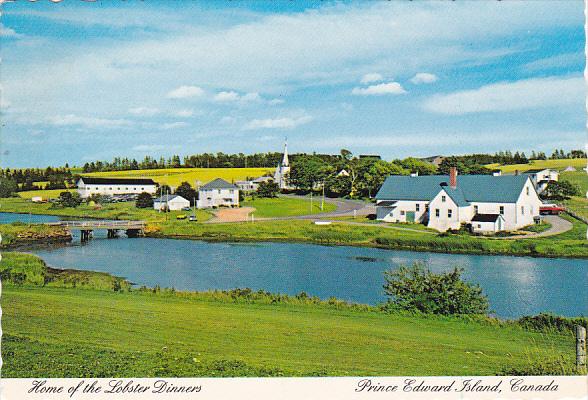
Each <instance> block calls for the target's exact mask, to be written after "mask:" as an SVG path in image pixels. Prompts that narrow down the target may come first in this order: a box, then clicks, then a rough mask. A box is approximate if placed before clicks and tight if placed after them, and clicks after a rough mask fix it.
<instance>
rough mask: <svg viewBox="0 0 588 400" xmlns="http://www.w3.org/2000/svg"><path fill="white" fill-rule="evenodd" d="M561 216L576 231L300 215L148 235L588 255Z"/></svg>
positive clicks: (579, 231)
mask: <svg viewBox="0 0 588 400" xmlns="http://www.w3.org/2000/svg"><path fill="white" fill-rule="evenodd" d="M562 217H563V218H566V219H568V220H569V221H571V222H572V223H573V225H574V227H573V229H572V230H570V231H568V232H565V233H562V234H560V235H557V236H550V237H545V238H529V239H517V240H509V239H504V240H500V239H489V238H484V237H474V236H471V235H468V234H445V235H443V234H437V233H433V234H432V233H431V232H427V231H424V230H418V229H416V230H413V226H412V225H406V224H396V225H393V224H389V225H387V226H391V227H393V228H392V229H391V228H384V227H381V226H378V225H377V224H370V225H369V226H368V225H350V224H345V223H344V222H342V223H333V224H332V225H327V226H317V225H315V224H313V223H312V222H310V221H301V220H288V221H259V222H255V223H231V224H193V225H189V224H173V223H167V224H165V223H164V224H158V225H157V226H154V227H153V230H152V231H151V233H150V236H154V237H174V238H180V239H203V240H218V241H298V242H310V243H318V244H328V245H350V246H373V247H381V248H387V249H401V250H412V251H432V252H442V253H464V254H494V255H501V254H502V255H520V256H536V257H577V258H586V257H588V242H586V224H584V223H583V222H581V221H578V220H576V219H574V218H571V217H569V216H567V215H563V216H562ZM372 225H373V226H372ZM394 228H395V229H394Z"/></svg>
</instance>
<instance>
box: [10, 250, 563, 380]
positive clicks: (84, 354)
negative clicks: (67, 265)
mask: <svg viewBox="0 0 588 400" xmlns="http://www.w3.org/2000/svg"><path fill="white" fill-rule="evenodd" d="M0 271H1V272H2V273H3V274H4V278H3V281H4V288H3V293H2V298H1V301H2V309H3V320H2V328H3V331H4V335H3V338H2V353H3V360H4V365H3V369H2V373H3V377H7V378H8V377H11V378H17V377H18V378H26V377H35V376H43V377H111V376H117V377H131V376H146V377H151V376H343V375H494V374H500V373H502V372H503V371H510V370H514V371H517V370H522V371H525V370H526V368H527V366H528V365H529V364H532V365H534V364H536V363H537V362H539V363H545V362H546V360H556V362H557V366H556V368H561V373H571V372H572V369H570V367H569V366H570V365H572V364H573V356H574V338H573V336H572V335H571V333H570V332H569V331H561V330H547V331H543V332H540V331H532V330H526V329H523V328H522V326H521V325H518V324H517V323H515V322H501V321H498V320H494V319H490V318H486V317H481V316H480V317H475V316H474V317H469V318H466V317H441V316H424V315H411V314H407V313H400V312H398V313H385V312H383V311H381V310H380V309H379V308H378V307H372V306H366V305H357V304H349V303H345V302H342V301H339V300H335V299H331V300H329V301H320V300H318V299H317V298H312V297H307V296H296V297H294V296H283V295H272V294H269V293H262V292H253V293H251V292H249V291H247V290H236V291H230V292H201V293H193V292H175V291H170V290H158V289H142V290H133V291H129V286H127V285H125V284H122V285H118V286H116V285H114V284H113V282H114V281H115V280H117V279H119V278H113V277H112V276H109V275H107V274H102V273H94V272H88V271H73V270H66V271H61V272H59V273H57V275H60V276H61V278H60V279H54V280H48V279H47V277H48V276H53V275H55V274H56V272H54V271H52V270H50V269H47V268H46V267H45V264H44V263H43V261H42V260H40V259H39V258H38V257H36V256H34V255H30V254H22V253H6V254H5V257H4V259H3V260H2V261H1V262H0ZM6 271H12V273H13V274H12V275H8V276H7V275H6ZM18 273H22V274H24V278H23V277H22V276H18V275H17V274H18ZM66 277H68V278H66ZM15 282H20V283H19V284H15ZM72 283H74V284H73V285H72ZM60 286H68V287H69V288H63V287H60ZM73 286H75V288H73ZM550 371H551V373H554V372H553V369H551V370H550ZM557 372H559V370H558V371H557Z"/></svg>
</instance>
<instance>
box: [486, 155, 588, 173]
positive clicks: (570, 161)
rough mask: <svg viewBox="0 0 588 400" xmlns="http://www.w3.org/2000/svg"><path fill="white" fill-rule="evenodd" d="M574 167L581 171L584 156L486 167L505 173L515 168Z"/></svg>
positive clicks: (561, 168)
mask: <svg viewBox="0 0 588 400" xmlns="http://www.w3.org/2000/svg"><path fill="white" fill-rule="evenodd" d="M570 165H571V166H572V167H574V168H576V169H577V170H578V171H582V168H585V167H586V159H585V158H566V159H561V160H532V161H531V162H529V163H528V164H513V165H500V164H488V165H486V167H488V168H492V169H500V170H501V171H502V172H505V173H512V172H514V171H516V170H519V171H520V172H524V171H527V170H529V169H538V168H541V169H543V168H551V169H556V170H558V171H561V170H564V169H565V168H567V167H568V166H570Z"/></svg>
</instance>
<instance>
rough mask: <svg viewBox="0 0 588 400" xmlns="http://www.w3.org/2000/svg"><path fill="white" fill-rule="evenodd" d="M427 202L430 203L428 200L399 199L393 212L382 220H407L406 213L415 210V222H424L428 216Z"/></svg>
mask: <svg viewBox="0 0 588 400" xmlns="http://www.w3.org/2000/svg"><path fill="white" fill-rule="evenodd" d="M427 204H429V202H428V201H419V200H399V201H397V202H396V204H395V207H394V209H393V210H392V212H390V213H389V214H388V215H386V216H385V217H384V218H382V219H381V220H382V221H386V222H407V221H406V213H407V212H408V211H413V212H414V222H418V223H422V222H424V221H425V220H426V217H427ZM376 206H377V204H376ZM417 208H418V211H417Z"/></svg>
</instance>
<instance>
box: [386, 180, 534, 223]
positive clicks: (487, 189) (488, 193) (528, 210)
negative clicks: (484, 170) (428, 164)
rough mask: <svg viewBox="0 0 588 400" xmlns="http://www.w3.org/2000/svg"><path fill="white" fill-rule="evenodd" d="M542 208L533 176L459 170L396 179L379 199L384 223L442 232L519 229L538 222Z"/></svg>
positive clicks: (389, 183)
mask: <svg viewBox="0 0 588 400" xmlns="http://www.w3.org/2000/svg"><path fill="white" fill-rule="evenodd" d="M540 206H541V200H540V199H539V196H538V195H537V190H536V189H535V185H534V184H533V181H532V179H531V177H530V176H529V175H502V176H493V175H463V176H459V177H458V176H457V170H456V169H452V170H451V174H450V175H427V176H404V175H392V176H389V177H388V178H387V179H386V181H385V182H384V184H383V185H382V187H381V188H380V190H379V191H378V193H377V194H376V213H377V219H378V220H381V221H387V222H414V223H423V224H425V225H427V226H428V227H430V228H433V229H436V230H438V231H441V232H444V231H447V230H449V229H459V228H460V227H461V225H462V224H471V227H472V230H474V231H478V232H483V231H490V230H492V231H498V230H505V231H513V230H517V229H520V228H523V227H525V226H527V225H531V224H533V223H534V221H535V217H537V216H539V207H540ZM476 215H478V217H476V218H474V217H475V216H476ZM482 215H483V217H481V216H482ZM498 216H500V218H499V217H498ZM486 221H494V222H496V223H495V224H487V223H484V222H486Z"/></svg>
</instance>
